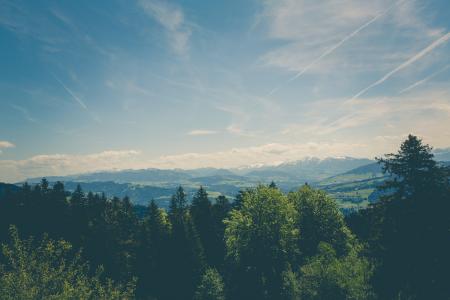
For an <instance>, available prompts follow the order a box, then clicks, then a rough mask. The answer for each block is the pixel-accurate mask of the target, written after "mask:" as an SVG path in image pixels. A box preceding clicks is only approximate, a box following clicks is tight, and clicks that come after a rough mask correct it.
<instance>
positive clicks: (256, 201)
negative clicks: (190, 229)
mask: <svg viewBox="0 0 450 300" xmlns="http://www.w3.org/2000/svg"><path fill="white" fill-rule="evenodd" d="M296 219H297V215H296V211H295V209H294V206H293V204H292V203H291V202H290V201H288V199H287V197H286V196H285V195H284V194H283V193H282V192H281V191H280V190H278V189H275V188H270V187H267V186H258V187H257V188H256V189H255V190H250V191H247V192H245V193H244V194H243V199H242V207H241V208H240V209H239V210H232V211H231V213H230V216H229V218H228V219H227V220H226V221H225V223H226V229H225V240H226V247H227V256H228V258H229V259H230V261H232V262H233V263H234V264H235V265H236V267H237V268H238V269H239V270H241V273H240V274H239V276H238V278H240V277H242V278H247V277H250V278H251V279H249V280H250V281H251V282H253V283H252V284H251V286H246V287H242V286H241V287H237V289H242V288H245V290H246V291H247V292H248V293H250V294H253V295H254V296H257V295H260V297H275V295H279V292H280V289H281V273H282V272H283V270H284V267H285V264H286V263H287V262H288V260H289V258H290V257H292V256H294V254H295V250H296V248H295V245H296V241H297V238H298V234H299V232H298V229H296V228H295V220H296ZM238 278H237V279H236V280H235V283H236V284H237V285H239V281H241V279H238ZM242 284H246V283H242Z"/></svg>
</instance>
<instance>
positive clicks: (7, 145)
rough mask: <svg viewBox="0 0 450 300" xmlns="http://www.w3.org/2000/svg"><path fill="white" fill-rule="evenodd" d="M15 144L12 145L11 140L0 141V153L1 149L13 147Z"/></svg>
mask: <svg viewBox="0 0 450 300" xmlns="http://www.w3.org/2000/svg"><path fill="white" fill-rule="evenodd" d="M15 146H16V145H14V144H13V143H11V142H8V141H0V154H2V153H3V151H2V149H6V148H14V147H15Z"/></svg>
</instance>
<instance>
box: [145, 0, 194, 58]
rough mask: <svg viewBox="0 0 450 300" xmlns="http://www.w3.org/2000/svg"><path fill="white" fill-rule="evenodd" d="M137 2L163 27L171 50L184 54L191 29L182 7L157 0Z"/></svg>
mask: <svg viewBox="0 0 450 300" xmlns="http://www.w3.org/2000/svg"><path fill="white" fill-rule="evenodd" d="M138 4H139V6H140V7H141V8H142V9H143V10H144V12H145V13H146V14H147V15H148V16H150V17H151V18H153V19H154V20H155V21H157V22H158V23H159V24H160V25H161V26H162V27H164V29H165V30H166V32H167V36H168V39H169V42H170V46H171V48H172V50H173V51H174V52H175V53H176V54H178V55H186V54H187V53H188V50H189V39H190V36H191V34H192V29H191V26H189V25H188V23H187V22H186V20H185V16H184V12H183V10H182V8H181V7H179V6H177V5H174V4H171V3H169V2H167V1H159V0H139V2H138Z"/></svg>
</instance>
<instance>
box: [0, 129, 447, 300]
mask: <svg viewBox="0 0 450 300" xmlns="http://www.w3.org/2000/svg"><path fill="white" fill-rule="evenodd" d="M379 162H380V163H381V164H382V165H383V168H384V171H385V172H386V173H387V174H389V175H390V176H389V178H390V179H389V180H387V181H386V182H385V183H384V184H383V186H380V187H379V189H380V194H381V195H383V196H382V197H381V199H380V200H379V201H378V202H377V203H376V204H373V205H371V206H370V207H369V208H367V209H365V210H361V211H358V212H355V213H353V214H351V215H349V216H347V217H344V215H343V214H342V213H341V211H340V210H339V208H338V207H337V205H336V202H335V201H334V200H333V199H331V198H330V197H329V196H327V194H326V193H324V192H322V191H319V190H315V189H313V188H311V187H310V186H308V185H304V186H303V187H301V188H300V189H299V190H297V191H293V192H290V193H288V194H284V193H282V192H281V191H280V190H279V189H278V188H277V187H276V185H275V184H274V183H272V184H270V185H268V186H265V185H260V186H258V187H255V188H254V189H249V190H245V191H242V192H240V193H239V194H238V195H237V196H236V198H235V199H233V201H231V202H230V201H229V199H227V198H226V197H224V196H219V197H218V198H217V199H214V201H211V200H210V199H209V197H208V194H207V192H206V190H205V189H204V188H202V187H200V189H199V190H198V191H197V193H196V194H195V196H194V197H193V200H192V202H191V203H188V201H187V198H186V194H185V193H184V191H183V188H182V187H179V188H178V189H177V190H176V192H175V194H174V195H173V197H172V199H171V203H170V207H169V209H168V210H167V211H166V210H163V209H161V208H158V206H157V205H156V204H155V202H153V201H151V202H150V204H149V206H148V208H147V209H146V211H145V212H144V213H142V214H141V213H140V214H139V215H137V213H136V210H135V208H134V207H133V205H132V204H131V202H130V200H129V199H128V198H124V199H118V198H112V199H108V198H107V197H106V196H105V195H99V194H93V193H87V194H85V193H84V192H83V191H82V190H81V188H80V187H78V188H77V189H76V190H75V191H74V192H73V193H69V192H67V191H65V190H64V185H63V184H62V183H60V182H58V183H56V184H54V185H53V186H52V187H50V186H49V183H48V182H47V181H46V180H45V179H43V180H42V182H41V183H40V184H38V185H35V186H33V187H31V186H29V185H27V184H25V185H24V186H23V187H22V188H21V189H20V190H19V191H15V192H6V193H5V194H4V195H3V197H2V199H0V240H1V242H2V243H3V244H4V246H3V254H2V255H1V257H0V265H1V267H0V298H2V299H3V298H4V299H44V298H45V299H52V298H53V299H131V298H137V299H163V300H164V299H197V300H200V299H448V298H449V297H448V296H449V295H450V284H449V278H450V276H449V270H450V210H449V208H450V187H449V172H448V170H447V169H445V168H443V167H441V166H439V165H438V164H437V163H436V162H435V161H434V160H433V155H432V154H431V148H430V147H429V146H427V145H423V144H422V142H421V140H419V139H418V138H416V137H414V136H409V137H408V139H407V140H406V141H405V142H404V143H403V144H402V145H401V148H400V150H399V151H398V153H396V154H389V155H386V156H385V157H384V158H380V159H379ZM31 237H33V238H31Z"/></svg>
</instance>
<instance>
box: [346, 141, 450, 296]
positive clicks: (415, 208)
mask: <svg viewBox="0 0 450 300" xmlns="http://www.w3.org/2000/svg"><path fill="white" fill-rule="evenodd" d="M431 150H432V148H431V147H430V146H428V145H424V144H423V143H422V141H421V140H420V139H419V138H417V137H415V136H412V135H409V136H408V138H407V139H406V140H405V141H404V142H403V143H402V145H401V146H400V150H399V151H398V152H397V153H395V154H387V155H386V156H385V157H384V158H380V159H378V160H379V162H380V163H381V164H382V166H383V170H384V171H385V172H386V173H387V174H388V175H389V179H388V180H386V182H385V183H384V184H383V185H382V186H380V187H379V191H380V193H382V194H383V197H382V198H381V201H379V202H378V203H375V204H374V205H372V206H371V207H370V208H369V209H367V210H365V211H362V212H359V213H358V214H357V215H356V216H352V217H349V224H352V227H353V228H354V231H355V232H356V233H358V234H359V237H360V238H361V239H362V240H363V241H364V242H367V244H368V247H367V250H366V252H367V253H368V256H369V257H370V258H372V259H373V260H374V261H376V266H377V267H376V269H375V272H374V276H373V285H374V287H375V290H376V292H377V294H378V296H379V297H380V298H382V299H392V298H400V299H445V298H446V297H447V296H448V295H450V286H449V285H448V280H447V279H446V278H447V276H445V275H444V274H446V272H448V269H449V268H450V259H449V256H448V253H450V242H448V236H449V232H450V215H449V214H448V211H449V210H450V187H449V175H448V172H447V171H446V170H445V169H444V168H442V167H441V166H439V165H438V164H437V163H436V161H434V159H433V154H432V153H431Z"/></svg>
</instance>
